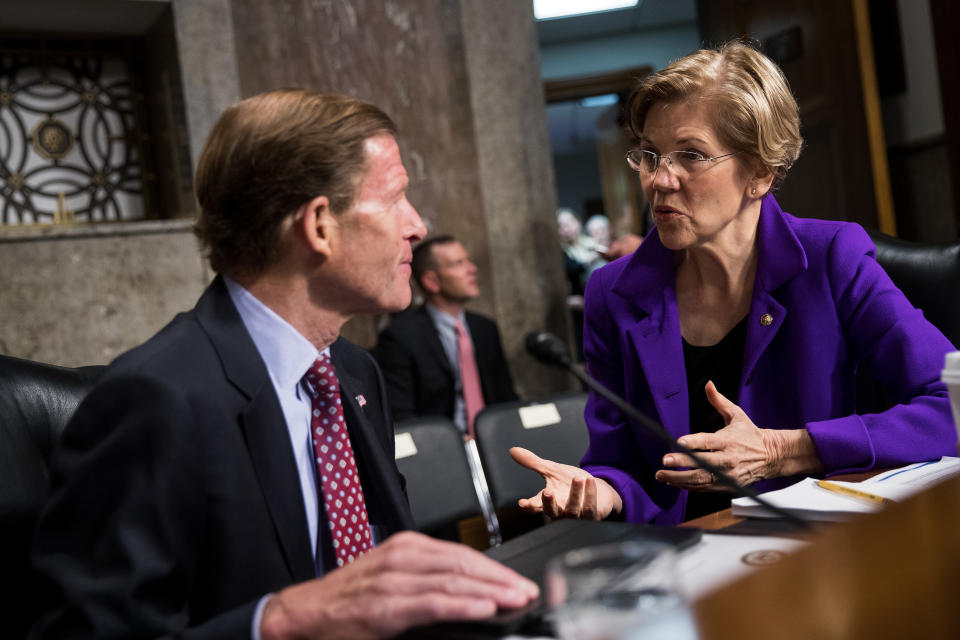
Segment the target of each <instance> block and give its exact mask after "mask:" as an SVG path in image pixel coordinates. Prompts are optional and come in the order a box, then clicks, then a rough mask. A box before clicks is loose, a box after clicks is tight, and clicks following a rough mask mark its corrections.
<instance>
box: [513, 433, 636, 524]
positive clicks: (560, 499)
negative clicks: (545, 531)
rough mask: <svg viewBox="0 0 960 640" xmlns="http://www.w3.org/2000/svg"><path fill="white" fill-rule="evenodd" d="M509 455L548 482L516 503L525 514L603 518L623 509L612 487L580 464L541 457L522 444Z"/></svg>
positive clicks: (618, 495)
mask: <svg viewBox="0 0 960 640" xmlns="http://www.w3.org/2000/svg"><path fill="white" fill-rule="evenodd" d="M510 455H511V456H513V459H514V460H516V461H517V462H518V463H519V464H521V465H523V466H524V467H526V468H528V469H533V470H534V471H536V472H537V473H539V474H540V475H541V476H543V479H544V480H546V483H547V485H546V487H544V488H543V490H542V491H540V493H538V494H537V495H535V496H533V497H532V498H522V499H521V500H520V501H519V502H518V504H519V505H520V508H521V509H523V510H524V511H526V512H528V513H544V514H546V515H547V516H549V517H551V518H577V519H580V520H603V519H604V518H606V517H607V516H609V515H610V514H611V513H620V511H621V510H622V509H623V500H622V499H621V498H620V494H619V493H617V492H616V491H615V490H614V488H613V487H611V486H610V485H609V484H607V482H606V481H605V480H603V479H601V478H595V477H594V476H592V475H590V474H589V473H588V472H586V471H584V470H583V469H581V468H580V467H574V466H571V465H568V464H560V463H559V462H553V461H552V460H544V459H543V458H541V457H539V456H537V455H536V454H535V453H533V452H532V451H529V450H527V449H523V448H521V447H513V448H511V449H510Z"/></svg>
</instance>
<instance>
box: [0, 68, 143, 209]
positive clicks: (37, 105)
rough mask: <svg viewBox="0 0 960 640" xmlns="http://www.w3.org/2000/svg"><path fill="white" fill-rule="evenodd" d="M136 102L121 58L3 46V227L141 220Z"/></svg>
mask: <svg viewBox="0 0 960 640" xmlns="http://www.w3.org/2000/svg"><path fill="white" fill-rule="evenodd" d="M134 107H135V104H134V92H133V90H132V89H131V82H130V73H129V70H128V67H127V64H126V62H125V61H124V60H123V59H120V58H116V57H111V56H109V55H101V54H96V53H94V54H83V55H76V54H70V55H66V54H52V55H51V54H49V53H37V54H31V53H29V52H2V51H0V225H24V224H49V223H54V224H57V223H70V222H94V221H102V220H120V219H125V220H129V219H138V218H143V217H144V216H145V214H146V211H145V203H144V198H143V195H142V192H143V180H142V168H141V162H140V149H139V139H138V135H137V130H138V128H137V121H136V117H135V115H136V111H135V108H134Z"/></svg>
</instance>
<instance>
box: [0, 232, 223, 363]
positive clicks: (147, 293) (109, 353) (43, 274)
mask: <svg viewBox="0 0 960 640" xmlns="http://www.w3.org/2000/svg"><path fill="white" fill-rule="evenodd" d="M190 226H191V222H190V221H167V222H155V223H148V222H142V223H120V224H108V225H104V224H94V225H88V226H83V227H74V228H73V229H71V230H56V234H55V235H51V234H49V233H48V234H39V235H32V236H24V235H20V236H6V237H0V290H2V292H3V293H2V298H0V299H2V301H3V302H2V304H0V353H3V354H7V355H13V356H17V357H20V358H27V359H30V360H39V361H41V362H51V363H54V364H60V365H65V366H80V365H88V364H105V363H107V362H110V360H112V359H113V358H114V357H116V356H117V355H119V354H120V353H122V352H123V351H126V350H127V349H129V348H130V347H132V346H134V345H136V344H139V343H140V342H143V341H144V340H146V339H147V338H149V337H150V336H151V335H153V334H154V333H156V332H157V331H158V330H159V329H160V328H161V327H163V326H164V325H165V324H167V322H169V321H170V319H171V318H172V317H173V316H174V315H175V314H176V313H178V312H180V311H183V310H185V309H189V308H191V307H193V305H194V303H195V302H196V300H197V298H198V297H199V295H200V293H201V292H202V291H203V289H204V287H205V286H206V284H207V282H208V281H209V280H210V278H211V277H212V274H211V273H210V270H209V268H208V267H207V265H206V262H205V261H204V260H203V259H202V257H201V256H200V252H199V250H198V247H197V241H196V240H195V238H194V236H193V233H192V232H191V231H190ZM50 231H54V230H50Z"/></svg>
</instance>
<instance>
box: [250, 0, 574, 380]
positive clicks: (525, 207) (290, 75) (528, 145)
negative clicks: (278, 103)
mask: <svg viewBox="0 0 960 640" xmlns="http://www.w3.org/2000/svg"><path fill="white" fill-rule="evenodd" d="M231 8H232V17H233V25H234V32H235V38H234V42H235V46H236V51H237V67H238V69H239V78H240V91H241V93H242V94H243V95H244V96H249V95H253V94H256V93H259V92H262V91H267V90H270V89H275V88H278V87H284V86H302V87H306V88H310V89H315V90H319V91H325V92H330V93H342V94H347V95H351V96H356V97H359V98H362V99H364V100H368V101H371V102H373V103H375V104H377V105H379V106H380V107H382V108H383V109H384V110H385V111H386V112H387V113H389V114H390V115H391V117H393V118H394V120H395V121H396V123H397V125H398V128H399V130H400V148H401V152H402V154H403V156H404V160H405V164H406V166H407V170H408V172H409V174H410V179H411V185H410V191H409V197H410V200H411V202H412V203H413V204H414V206H416V207H417V209H418V210H419V211H420V214H421V215H422V217H423V218H424V221H425V223H426V225H427V228H428V229H429V230H430V232H431V233H450V234H453V235H454V236H456V237H458V238H460V239H461V240H462V241H463V243H464V245H465V246H466V247H467V249H468V251H469V252H470V254H471V256H472V258H473V260H474V262H476V264H477V266H478V268H479V277H478V280H479V284H480V288H481V296H480V298H479V299H478V300H476V301H475V304H473V305H472V308H473V309H474V310H476V311H479V312H481V313H486V314H488V315H491V316H494V317H495V318H496V319H497V321H498V322H499V324H500V327H501V332H502V334H503V338H504V348H505V349H506V351H507V354H508V357H509V358H510V360H511V363H512V365H513V367H512V368H513V371H514V375H515V377H516V378H517V383H518V386H519V387H520V390H521V393H522V394H523V395H525V396H527V397H535V396H538V395H542V394H544V393H546V392H549V391H553V390H555V389H557V388H567V387H568V386H569V383H568V381H567V380H566V379H565V378H563V377H562V375H558V374H554V373H553V372H545V371H544V370H543V369H542V368H541V367H540V365H537V364H535V363H534V362H533V361H532V360H531V359H530V358H529V357H528V356H527V355H526V354H525V353H524V350H523V345H522V343H523V337H524V335H525V334H526V333H527V332H529V331H532V330H535V329H543V328H547V329H549V330H551V331H554V332H556V333H558V334H559V335H566V331H567V328H566V316H565V313H564V309H563V291H564V283H563V274H562V271H561V265H562V262H561V259H560V254H559V250H558V249H557V245H556V232H555V208H556V204H555V201H556V196H555V190H554V184H553V170H552V166H551V160H550V150H549V141H548V136H547V125H546V111H545V108H544V102H543V85H542V81H541V78H540V62H539V54H538V49H537V40H536V33H535V30H534V21H533V15H532V5H531V4H530V3H526V2H515V1H513V0H488V1H485V2H475V1H471V0H462V1H454V0H414V1H411V0H404V1H394V0H353V1H352V2H349V3H347V2H341V1H337V0H276V1H275V2H272V3H265V2H259V1H258V0H233V1H232V7H231ZM382 322H383V319H379V320H378V319H376V318H368V317H367V318H356V319H354V320H353V321H351V322H350V323H349V324H348V325H347V327H345V330H344V333H345V335H347V336H348V337H349V338H351V339H353V340H354V341H355V342H358V343H359V344H361V345H364V346H371V345H372V344H373V342H374V341H375V337H376V329H377V327H378V326H379V325H380V324H382Z"/></svg>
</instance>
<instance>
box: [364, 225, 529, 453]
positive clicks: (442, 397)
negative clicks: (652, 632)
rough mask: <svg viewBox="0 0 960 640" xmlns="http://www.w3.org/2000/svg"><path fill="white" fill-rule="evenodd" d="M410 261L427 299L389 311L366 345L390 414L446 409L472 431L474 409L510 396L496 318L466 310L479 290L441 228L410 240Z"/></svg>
mask: <svg viewBox="0 0 960 640" xmlns="http://www.w3.org/2000/svg"><path fill="white" fill-rule="evenodd" d="M412 268H413V278H414V280H415V281H416V282H417V285H418V286H419V287H420V289H421V290H422V291H423V295H424V298H425V299H426V302H425V303H424V304H423V305H422V306H420V307H418V308H416V309H414V310H411V311H408V312H407V313H404V314H401V315H400V316H398V317H396V318H394V319H393V320H392V321H391V323H390V324H389V325H388V326H387V328H386V329H384V330H383V332H382V333H381V334H380V337H379V340H378V341H377V345H376V347H374V350H373V354H374V357H376V359H377V362H379V363H380V368H381V369H382V370H383V375H384V377H385V378H386V382H387V397H388V398H389V401H390V408H391V410H392V412H393V417H394V419H396V420H398V421H400V420H404V419H406V418H410V417H414V416H421V417H422V416H446V417H448V418H450V419H452V420H453V422H454V424H456V425H457V427H458V428H459V429H460V430H461V431H462V432H463V433H464V435H465V436H466V437H473V420H474V417H475V416H476V414H477V413H478V412H479V411H480V409H482V408H483V407H484V406H486V405H489V404H496V403H500V402H509V401H511V400H516V399H517V394H516V392H515V391H514V389H513V379H512V378H511V376H510V369H509V367H508V366H507V359H506V357H504V355H503V347H502V346H501V344H500V332H499V331H498V330H497V325H496V324H495V323H494V322H493V320H491V319H489V318H487V317H485V316H482V315H479V314H476V313H471V312H469V311H466V309H465V305H466V304H467V303H468V302H470V301H471V300H473V299H474V298H476V297H477V296H478V295H480V290H479V289H478V288H477V267H476V265H474V264H473V263H472V262H471V261H470V257H469V256H468V255H467V250H466V249H465V248H464V247H463V245H462V244H460V242H458V241H457V240H456V239H455V238H454V237H452V236H448V235H445V236H436V237H434V238H430V239H428V240H425V241H424V242H422V243H420V244H419V245H417V248H416V249H414V251H413V264H412Z"/></svg>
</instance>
